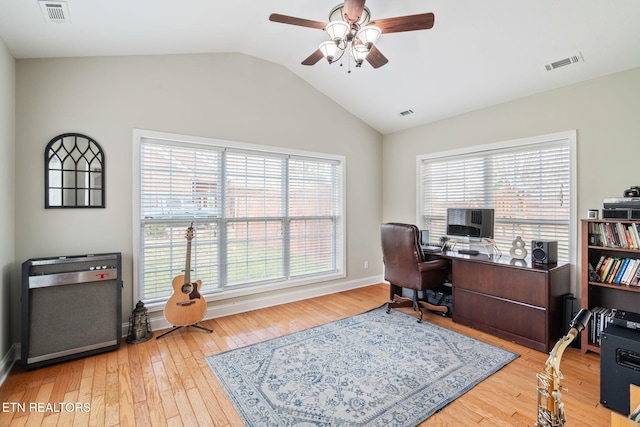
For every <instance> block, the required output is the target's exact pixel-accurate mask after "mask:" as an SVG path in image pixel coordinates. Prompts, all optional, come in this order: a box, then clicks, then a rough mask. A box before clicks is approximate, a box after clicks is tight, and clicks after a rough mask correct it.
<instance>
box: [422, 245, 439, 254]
mask: <svg viewBox="0 0 640 427" xmlns="http://www.w3.org/2000/svg"><path fill="white" fill-rule="evenodd" d="M441 250H442V248H441V247H440V246H434V245H422V251H423V252H440V251H441Z"/></svg>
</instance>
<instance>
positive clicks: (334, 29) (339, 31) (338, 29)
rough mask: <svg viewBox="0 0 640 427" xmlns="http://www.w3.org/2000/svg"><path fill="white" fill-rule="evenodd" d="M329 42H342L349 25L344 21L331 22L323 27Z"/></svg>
mask: <svg viewBox="0 0 640 427" xmlns="http://www.w3.org/2000/svg"><path fill="white" fill-rule="evenodd" d="M325 30H327V34H329V37H331V40H342V39H344V37H345V36H346V35H347V33H348V32H349V24H347V23H346V22H344V21H331V22H329V23H328V24H327V26H326V27H325Z"/></svg>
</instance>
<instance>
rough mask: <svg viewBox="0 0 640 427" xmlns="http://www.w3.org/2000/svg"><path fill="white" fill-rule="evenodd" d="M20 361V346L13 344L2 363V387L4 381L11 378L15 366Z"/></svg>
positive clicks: (0, 380)
mask: <svg viewBox="0 0 640 427" xmlns="http://www.w3.org/2000/svg"><path fill="white" fill-rule="evenodd" d="M19 359H20V344H13V345H12V346H11V348H9V351H8V352H7V354H5V355H4V357H3V358H2V360H1V361H0V386H2V384H4V380H6V379H7V377H8V376H9V372H11V368H13V364H14V363H16V360H19Z"/></svg>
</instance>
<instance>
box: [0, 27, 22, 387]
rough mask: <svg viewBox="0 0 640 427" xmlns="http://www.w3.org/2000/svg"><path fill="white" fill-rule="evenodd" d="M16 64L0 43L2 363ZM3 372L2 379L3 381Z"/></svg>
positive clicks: (13, 290)
mask: <svg viewBox="0 0 640 427" xmlns="http://www.w3.org/2000/svg"><path fill="white" fill-rule="evenodd" d="M15 68H16V67H15V60H14V59H13V56H12V55H11V53H10V52H9V50H8V49H7V46H6V45H5V44H4V42H3V41H2V40H1V39H0V359H2V358H3V357H5V355H6V354H7V352H8V351H9V349H10V347H11V344H12V343H13V340H12V336H11V328H10V325H11V323H12V322H11V316H12V313H11V306H12V305H13V304H15V301H19V292H20V287H19V286H17V283H15V282H14V276H13V269H14V267H15V253H14V245H15V234H16V233H15V228H14V226H15V224H14V205H15V200H14V194H15V193H14V191H15V189H14V182H15V176H14V166H13V164H14V156H15V152H14V150H15V119H16V112H15V101H16V97H15V92H16V89H15ZM2 374H3V373H2V372H0V377H2ZM0 381H1V380H0Z"/></svg>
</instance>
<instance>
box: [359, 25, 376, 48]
mask: <svg viewBox="0 0 640 427" xmlns="http://www.w3.org/2000/svg"><path fill="white" fill-rule="evenodd" d="M381 34H382V30H381V29H380V28H378V27H376V26H375V25H367V26H366V27H362V28H360V30H358V32H357V33H356V38H357V39H358V40H360V41H361V42H362V43H363V44H364V45H365V46H368V47H369V49H370V48H371V46H373V44H374V43H375V42H377V41H378V39H379V38H380V35H381Z"/></svg>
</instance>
